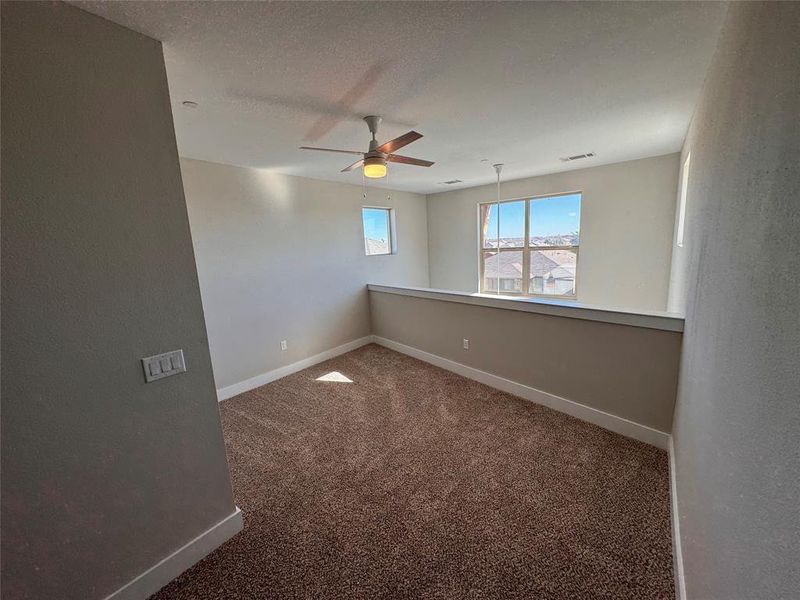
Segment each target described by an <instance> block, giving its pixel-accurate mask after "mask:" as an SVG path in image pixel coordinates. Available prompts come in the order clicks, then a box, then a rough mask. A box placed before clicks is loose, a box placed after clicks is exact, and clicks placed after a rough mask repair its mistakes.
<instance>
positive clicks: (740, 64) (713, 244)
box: [673, 3, 800, 600]
mask: <svg viewBox="0 0 800 600" xmlns="http://www.w3.org/2000/svg"><path fill="white" fill-rule="evenodd" d="M798 31H800V4H798V3H766V4H762V3H733V4H732V5H731V8H730V11H729V14H728V20H727V22H726V24H725V27H724V29H723V33H722V37H721V39H720V42H719V46H718V49H717V53H716V55H715V57H714V59H713V61H712V64H711V67H710V70H709V73H708V77H707V79H706V84H705V89H704V92H703V96H702V100H701V102H700V104H699V106H698V108H697V111H696V113H695V116H694V119H693V122H692V126H691V128H690V132H689V136H688V139H687V141H686V150H687V151H691V153H692V160H691V170H690V171H691V172H690V176H689V199H688V205H689V209H690V210H689V212H688V219H687V225H688V229H687V240H688V254H689V259H688V261H687V266H688V268H687V270H686V272H685V273H684V276H685V277H686V278H687V285H686V287H685V289H687V290H689V292H688V296H687V303H686V304H687V309H686V330H685V334H684V345H683V357H682V363H681V375H680V390H679V395H678V401H677V406H676V411H675V425H674V431H673V436H674V439H673V441H674V447H675V467H676V483H677V486H676V489H677V495H678V506H679V511H678V512H679V515H680V527H681V534H682V538H681V542H682V543H681V545H682V551H683V561H684V567H685V577H686V590H687V596H688V598H690V599H695V598H698V599H704V600H707V599H719V600H752V599H754V598H758V599H760V600H761V599H763V600H766V599H770V598H798V597H800V570H798V565H800V500H798V498H800V366H799V365H798V360H799V359H800V300H799V299H800V234H798V232H800V42H798V39H799V38H798Z"/></svg>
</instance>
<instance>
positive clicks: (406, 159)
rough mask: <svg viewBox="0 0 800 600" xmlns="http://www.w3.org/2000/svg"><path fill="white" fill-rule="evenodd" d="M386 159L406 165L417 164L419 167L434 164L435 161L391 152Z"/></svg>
mask: <svg viewBox="0 0 800 600" xmlns="http://www.w3.org/2000/svg"><path fill="white" fill-rule="evenodd" d="M386 160H388V161H389V162H396V163H403V164H404V165H415V166H417V167H430V166H431V165H432V164H433V161H431V160H422V159H421V158H411V157H410V156H400V155H399V154H390V155H389V157H388V158H387V159H386Z"/></svg>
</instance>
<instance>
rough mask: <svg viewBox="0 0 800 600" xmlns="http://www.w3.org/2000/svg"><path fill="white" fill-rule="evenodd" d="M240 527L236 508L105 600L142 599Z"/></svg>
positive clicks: (223, 541)
mask: <svg viewBox="0 0 800 600" xmlns="http://www.w3.org/2000/svg"><path fill="white" fill-rule="evenodd" d="M241 530H242V511H241V510H239V508H238V507H237V508H236V511H235V512H233V513H231V514H230V515H228V516H227V517H225V518H224V519H223V520H222V521H220V522H219V523H217V524H216V525H214V526H213V527H211V528H210V529H208V530H206V531H205V532H203V533H201V534H200V535H199V536H197V537H196V538H194V539H193V540H192V541H190V542H189V543H188V544H185V545H184V546H183V547H181V548H178V549H177V550H176V551H175V552H173V553H172V554H170V555H169V556H167V557H166V558H165V559H163V560H161V561H159V562H158V563H156V564H155V565H153V566H152V567H150V568H149V569H147V570H146V571H145V572H144V573H142V574H141V575H138V576H137V577H135V578H134V579H132V580H131V581H129V582H128V583H126V584H125V585H124V586H122V587H121V588H119V589H118V590H117V591H116V592H114V593H113V594H111V595H109V596H106V598H105V600H143V599H144V598H149V597H150V596H151V595H152V594H155V593H156V592H157V591H158V590H160V589H161V588H162V587H164V586H165V585H167V584H168V583H169V582H170V581H172V580H173V579H175V578H176V577H177V576H178V575H180V574H181V573H183V572H184V571H185V570H186V569H188V568H189V567H191V566H192V565H194V564H195V563H197V562H199V561H200V560H201V559H203V558H205V557H206V556H207V555H208V554H210V553H211V552H212V551H213V550H216V549H217V548H218V547H219V546H221V545H222V544H223V543H225V542H227V541H228V540H229V539H230V538H232V537H233V536H234V535H236V534H237V533H239V532H240V531H241Z"/></svg>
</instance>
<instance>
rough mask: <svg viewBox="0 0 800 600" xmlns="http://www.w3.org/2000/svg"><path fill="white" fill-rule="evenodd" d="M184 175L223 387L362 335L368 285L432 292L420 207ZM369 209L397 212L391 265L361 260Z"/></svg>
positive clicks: (383, 259)
mask: <svg viewBox="0 0 800 600" xmlns="http://www.w3.org/2000/svg"><path fill="white" fill-rule="evenodd" d="M181 165H182V169H183V181H184V187H185V189H186V202H187V204H188V207H189V220H190V222H191V226H192V238H193V240H194V247H195V255H196V257H197V270H198V273H199V275H200V289H201V292H202V294H203V305H204V307H205V314H206V322H207V326H208V336H209V343H210V346H211V358H212V360H213V363H214V375H215V378H216V382H217V386H218V387H219V388H223V387H225V386H229V385H231V384H234V383H239V382H240V381H243V380H245V379H249V378H251V377H255V376H257V375H261V374H262V373H265V372H266V371H270V370H272V369H276V368H278V367H281V366H284V365H287V364H290V363H293V362H296V361H298V360H302V359H304V358H308V357H309V356H313V355H314V354H318V353H319V352H323V351H325V350H329V349H331V348H334V347H336V346H339V345H341V344H344V343H345V342H349V341H352V340H355V339H357V338H360V337H363V336H365V335H369V334H370V323H369V302H368V300H367V290H366V284H367V283H391V284H395V285H410V286H422V287H425V286H427V285H428V245H427V234H428V228H427V215H426V207H425V196H421V195H419V194H412V193H410V192H391V200H387V192H386V190H380V189H377V188H368V193H367V199H366V200H365V199H364V197H363V189H362V188H361V186H354V185H345V184H336V183H330V182H324V181H319V180H315V179H306V178H303V177H290V176H286V175H278V174H276V173H270V172H267V171H264V170H259V169H244V168H238V167H230V166H225V165H220V164H215V163H208V162H202V161H196V160H188V159H184V160H182V161H181ZM364 205H368V206H392V207H394V209H395V220H396V225H397V253H396V254H392V255H386V256H366V255H365V252H364V234H363V228H362V223H361V207H362V206H364ZM284 339H285V340H287V341H288V346H289V347H288V350H286V351H282V350H281V349H280V341H281V340H284Z"/></svg>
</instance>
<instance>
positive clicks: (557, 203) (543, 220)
mask: <svg viewBox="0 0 800 600" xmlns="http://www.w3.org/2000/svg"><path fill="white" fill-rule="evenodd" d="M530 203H531V209H530V210H531V215H530V220H531V233H530V244H531V246H577V245H578V243H579V239H578V238H579V232H580V223H581V195H580V194H568V195H564V196H553V197H551V198H535V199H533V200H531V201H530Z"/></svg>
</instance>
